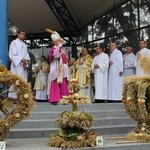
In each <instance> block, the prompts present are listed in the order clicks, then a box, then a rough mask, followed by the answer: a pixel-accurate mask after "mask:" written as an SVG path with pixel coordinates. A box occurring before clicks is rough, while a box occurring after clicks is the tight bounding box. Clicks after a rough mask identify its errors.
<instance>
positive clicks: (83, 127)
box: [49, 79, 97, 148]
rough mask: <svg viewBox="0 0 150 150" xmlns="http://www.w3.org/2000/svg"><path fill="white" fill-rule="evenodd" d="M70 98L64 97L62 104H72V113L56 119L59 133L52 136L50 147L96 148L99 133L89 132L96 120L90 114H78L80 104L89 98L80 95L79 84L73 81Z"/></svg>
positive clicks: (65, 113) (61, 115)
mask: <svg viewBox="0 0 150 150" xmlns="http://www.w3.org/2000/svg"><path fill="white" fill-rule="evenodd" d="M69 90H70V94H69V96H63V98H62V99H61V101H60V102H59V103H60V104H68V103H71V104H72V111H71V112H69V111H64V112H62V113H61V114H60V116H59V117H58V118H57V119H56V125H57V127H59V132H58V133H55V134H52V135H51V136H50V139H49V145H50V146H52V147H61V148H80V147H94V146H96V136H97V133H95V132H93V131H88V130H87V128H90V127H91V126H92V125H93V122H94V118H93V116H92V115H91V114H90V113H86V112H78V104H86V103H87V102H88V101H87V97H85V96H82V95H80V94H79V93H78V92H79V90H80V86H79V83H78V81H77V80H76V79H72V80H71V81H70V84H69Z"/></svg>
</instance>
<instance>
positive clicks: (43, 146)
mask: <svg viewBox="0 0 150 150" xmlns="http://www.w3.org/2000/svg"><path fill="white" fill-rule="evenodd" d="M116 142H117V141H116V140H113V141H112V140H107V141H106V140H105V141H104V147H103V148H102V147H101V148H98V147H97V148H96V147H95V148H82V150H109V149H110V150H114V149H115V150H117V149H118V150H126V149H130V150H134V149H136V150H141V149H142V150H149V147H150V144H141V143H133V144H117V143H116ZM6 150H62V149H61V148H54V147H49V146H48V138H41V139H40V138H34V139H33V138H24V139H6ZM63 150H64V149H63ZM67 150H69V149H67ZM71 150H73V149H71ZM75 150H81V148H80V149H75Z"/></svg>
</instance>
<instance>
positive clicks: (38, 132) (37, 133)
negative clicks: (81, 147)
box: [7, 125, 135, 138]
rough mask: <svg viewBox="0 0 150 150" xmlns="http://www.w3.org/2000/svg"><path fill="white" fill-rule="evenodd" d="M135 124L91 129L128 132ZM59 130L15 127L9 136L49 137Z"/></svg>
mask: <svg viewBox="0 0 150 150" xmlns="http://www.w3.org/2000/svg"><path fill="white" fill-rule="evenodd" d="M134 127H135V126H134V125H128V126H127V125H111V126H99V127H94V126H93V127H91V128H90V129H89V130H92V131H95V132H97V133H98V134H99V135H112V134H118V133H119V134H120V133H121V134H127V133H129V132H130V131H132V130H133V128H134ZM56 132H58V128H50V127H49V128H24V129H23V128H18V129H17V128H13V129H11V130H10V132H9V133H8V135H7V138H39V137H41V138H43V137H49V136H50V135H51V134H52V133H56Z"/></svg>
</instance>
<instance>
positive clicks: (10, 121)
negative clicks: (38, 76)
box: [0, 64, 34, 140]
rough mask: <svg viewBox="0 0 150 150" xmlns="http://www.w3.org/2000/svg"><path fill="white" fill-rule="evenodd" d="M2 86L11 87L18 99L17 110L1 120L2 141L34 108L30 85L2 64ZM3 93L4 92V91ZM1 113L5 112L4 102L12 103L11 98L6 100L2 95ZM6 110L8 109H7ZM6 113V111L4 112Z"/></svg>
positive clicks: (0, 79) (0, 80)
mask: <svg viewBox="0 0 150 150" xmlns="http://www.w3.org/2000/svg"><path fill="white" fill-rule="evenodd" d="M0 85H4V86H5V87H7V89H9V87H10V86H11V85H13V86H14V88H15V89H16V91H17V95H18V98H17V99H16V105H15V108H13V109H12V110H11V112H9V113H8V114H7V115H6V116H5V117H4V118H2V119H0V140H2V139H3V138H4V136H5V134H6V132H7V131H9V129H10V128H11V127H13V126H14V125H15V124H17V123H18V122H20V121H21V120H22V119H23V118H25V117H27V116H28V115H29V111H30V110H31V108H32V107H33V104H34V102H33V96H32V93H31V88H30V85H29V84H28V83H26V82H24V81H23V79H21V78H19V77H18V76H16V75H14V74H12V73H11V72H10V71H8V70H7V69H6V68H5V67H4V66H3V65H1V64H0ZM2 93H3V91H2ZM0 101H1V111H2V110H3V111H4V109H3V108H4V107H5V106H2V104H3V105H4V104H5V103H3V102H4V101H5V102H6V101H12V99H10V98H4V99H3V100H2V95H1V93H0ZM5 108H6V107H5ZM3 111H2V112H3ZM4 112H5V111H4Z"/></svg>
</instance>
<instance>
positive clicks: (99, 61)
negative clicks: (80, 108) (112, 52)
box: [91, 44, 109, 101]
mask: <svg viewBox="0 0 150 150" xmlns="http://www.w3.org/2000/svg"><path fill="white" fill-rule="evenodd" d="M103 50H104V48H103V45H102V44H100V45H99V46H98V47H97V48H96V51H97V53H98V55H97V56H95V57H94V59H93V62H92V65H91V66H92V70H93V71H94V83H95V100H96V101H102V100H107V90H108V89H107V80H108V67H109V57H108V55H107V54H105V53H104V52H103Z"/></svg>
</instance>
